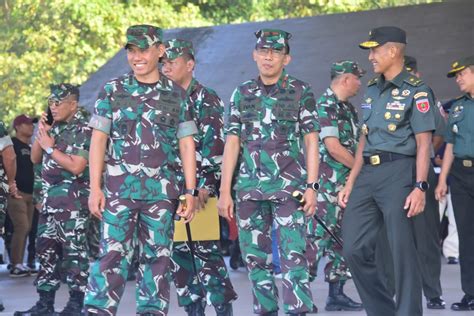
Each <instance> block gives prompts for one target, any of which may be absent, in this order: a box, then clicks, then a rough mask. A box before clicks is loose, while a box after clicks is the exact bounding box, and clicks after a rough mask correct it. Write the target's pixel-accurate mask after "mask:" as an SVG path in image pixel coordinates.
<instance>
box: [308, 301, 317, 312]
mask: <svg viewBox="0 0 474 316" xmlns="http://www.w3.org/2000/svg"><path fill="white" fill-rule="evenodd" d="M317 313H318V307H317V306H316V305H315V304H314V303H313V309H312V310H311V312H308V314H317Z"/></svg>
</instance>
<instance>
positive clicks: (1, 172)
mask: <svg viewBox="0 0 474 316" xmlns="http://www.w3.org/2000/svg"><path fill="white" fill-rule="evenodd" d="M11 145H13V143H12V140H11V138H10V136H9V135H8V131H7V128H6V126H5V124H4V123H3V122H2V121H0V152H2V151H3V150H4V149H5V148H6V147H8V146H11ZM7 199H8V181H7V176H6V174H5V169H4V168H3V161H2V157H1V155H0V229H1V228H2V227H3V224H4V223H5V214H6V212H7Z"/></svg>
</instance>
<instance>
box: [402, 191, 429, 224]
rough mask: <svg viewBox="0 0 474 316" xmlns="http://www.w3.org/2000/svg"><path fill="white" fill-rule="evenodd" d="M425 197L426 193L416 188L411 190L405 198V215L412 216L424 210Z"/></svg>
mask: <svg viewBox="0 0 474 316" xmlns="http://www.w3.org/2000/svg"><path fill="white" fill-rule="evenodd" d="M425 199H426V193H425V192H423V191H421V190H420V189H418V188H414V189H413V191H411V193H410V194H409V195H408V196H407V198H406V200H405V206H404V207H403V208H404V209H405V210H408V213H407V217H413V216H416V215H418V214H420V213H421V212H423V211H424V210H425Z"/></svg>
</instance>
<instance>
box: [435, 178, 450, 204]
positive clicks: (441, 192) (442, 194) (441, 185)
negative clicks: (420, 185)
mask: <svg viewBox="0 0 474 316" xmlns="http://www.w3.org/2000/svg"><path fill="white" fill-rule="evenodd" d="M447 193H448V185H447V183H446V181H439V182H438V185H437V186H436V189H435V198H436V200H438V201H442V200H444V199H445V198H446V194H447Z"/></svg>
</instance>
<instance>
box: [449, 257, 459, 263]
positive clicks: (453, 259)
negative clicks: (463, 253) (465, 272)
mask: <svg viewBox="0 0 474 316" xmlns="http://www.w3.org/2000/svg"><path fill="white" fill-rule="evenodd" d="M458 263H459V259H458V258H456V257H448V264H458Z"/></svg>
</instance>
